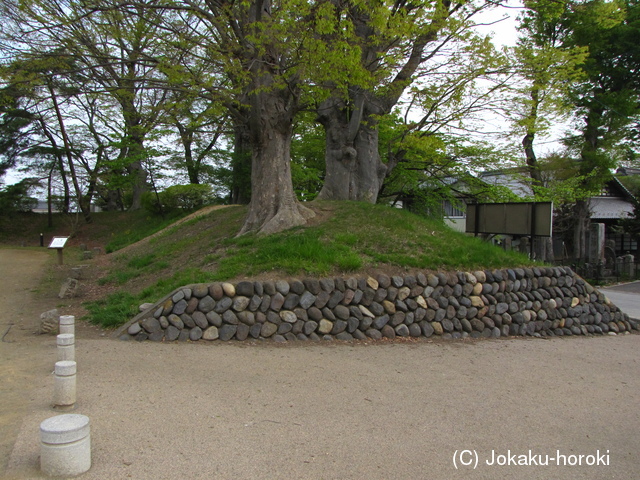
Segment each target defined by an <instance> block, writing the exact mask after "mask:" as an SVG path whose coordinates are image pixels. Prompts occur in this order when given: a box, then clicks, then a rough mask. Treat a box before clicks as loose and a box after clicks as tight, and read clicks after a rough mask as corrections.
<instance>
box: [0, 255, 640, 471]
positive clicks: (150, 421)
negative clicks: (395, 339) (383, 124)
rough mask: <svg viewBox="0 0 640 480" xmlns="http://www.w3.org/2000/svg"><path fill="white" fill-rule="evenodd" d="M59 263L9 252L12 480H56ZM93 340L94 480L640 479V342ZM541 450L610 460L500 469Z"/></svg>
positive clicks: (5, 409)
mask: <svg viewBox="0 0 640 480" xmlns="http://www.w3.org/2000/svg"><path fill="white" fill-rule="evenodd" d="M45 261H46V255H45V256H42V255H34V254H33V252H32V251H31V252H29V253H28V254H25V256H19V255H17V254H15V253H14V252H13V251H8V250H4V251H3V250H1V249H0V271H2V278H3V295H2V296H1V297H0V301H1V302H2V303H0V306H1V307H2V311H3V312H4V311H5V307H6V311H7V312H9V313H8V314H4V313H3V317H2V325H3V330H4V329H5V328H6V326H8V325H9V323H14V325H13V326H12V328H11V330H10V331H9V333H8V335H7V336H6V337H5V340H6V341H7V342H9V343H7V342H3V343H1V344H0V348H1V350H0V352H1V360H2V364H1V365H2V367H1V369H0V381H1V382H2V384H1V390H0V392H1V393H0V402H1V403H0V405H1V412H2V416H1V417H0V442H1V448H2V455H3V456H2V459H3V462H4V461H5V460H6V458H7V456H9V461H8V466H7V469H6V471H5V472H4V475H2V472H1V471H0V477H1V478H3V479H19V480H24V479H41V478H44V477H43V476H42V475H41V473H40V472H39V470H38V462H39V457H38V455H39V436H38V426H39V424H40V422H41V421H42V420H44V419H45V418H48V417H50V416H52V415H55V414H56V412H54V411H53V410H52V409H51V406H50V403H51V395H52V384H53V383H52V379H51V370H52V366H53V364H54V361H55V339H54V338H53V337H50V336H46V337H45V336H34V335H32V334H31V330H32V327H33V326H34V325H35V319H37V316H38V315H39V313H40V312H41V311H43V310H46V309H47V308H51V305H49V306H45V303H47V302H44V300H47V299H43V298H40V297H34V295H33V292H31V291H30V288H31V287H32V286H33V285H34V284H35V283H33V282H35V280H36V278H37V275H38V272H40V271H41V270H40V269H41V266H42V262H45ZM29 271H30V273H29ZM5 284H6V286H5ZM48 301H54V303H53V306H56V303H55V298H53V299H48ZM39 302H43V303H39ZM16 303H17V306H15V304H16ZM82 328H84V327H82ZM76 344H77V346H76V358H77V361H78V405H77V409H76V411H75V412H76V413H81V414H84V415H87V416H89V418H90V420H91V442H92V463H93V464H92V467H91V470H90V471H89V472H87V473H86V474H84V475H83V476H82V478H83V479H84V480H93V479H96V480H105V479H113V480H121V479H127V478H133V479H136V480H147V479H149V480H158V479H167V480H175V479H183V478H184V479H197V478H201V479H214V478H215V479H234V480H236V479H251V480H259V479H265V480H272V479H274V478H282V479H323V480H324V479H354V480H356V479H357V480H360V479H362V478H367V479H374V480H376V479H380V480H382V479H390V478H393V479H407V480H414V479H423V478H429V479H435V480H438V479H447V480H449V479H454V480H455V479H463V478H465V479H473V480H482V479H485V480H497V479H513V478H522V479H540V480H542V479H549V478H554V479H558V480H569V479H576V478H588V479H590V480H593V479H603V480H604V479H607V480H608V479H611V478H625V479H631V478H637V477H638V472H639V471H640V461H639V460H638V455H637V445H638V444H639V443H640V411H639V410H638V398H640V377H639V376H638V368H639V367H640V355H639V353H638V352H640V335H625V336H622V335H621V336H615V337H609V336H606V337H602V336H601V337H586V338H577V337H573V338H555V339H552V340H536V339H500V340H485V341H475V342H474V341H464V342H463V341H460V342H437V341H421V342H416V343H412V344H402V343H384V342H381V343H379V344H376V345H366V344H349V343H346V344H344V343H339V342H332V343H330V342H326V343H322V344H313V345H312V344H308V343H306V344H297V345H283V346H281V345H277V344H274V343H270V342H264V343H256V344H250V343H245V344H240V343H237V342H229V343H220V342H213V343H202V342H199V343H197V344H191V343H180V344H178V343H169V344H156V343H150V342H147V343H138V342H121V341H116V340H113V339H110V338H108V337H102V336H101V335H100V334H99V333H96V332H93V331H91V330H84V331H83V330H81V334H80V335H79V337H78V338H77V339H76ZM12 447H13V448H12ZM462 450H465V451H468V452H469V453H468V455H467V456H463V457H462V458H458V460H463V461H468V460H469V459H473V458H474V457H472V456H469V455H474V454H475V455H478V459H479V466H478V467H477V469H473V467H472V466H469V467H466V468H462V467H463V466H462V465H461V464H460V462H458V466H459V467H460V469H456V468H455V465H454V463H453V460H454V453H455V452H456V451H459V452H460V451H462ZM529 451H531V453H533V454H535V455H549V456H552V457H554V458H555V456H556V455H557V453H559V454H561V455H565V456H567V457H568V459H569V462H571V461H573V459H575V460H576V461H577V459H578V456H579V455H583V458H584V459H585V460H584V462H585V463H586V461H587V460H589V458H591V460H594V459H595V458H596V457H595V456H596V455H598V452H599V454H600V455H601V457H600V458H601V459H602V461H606V462H607V463H606V464H602V463H601V464H599V465H585V463H583V464H582V466H570V465H560V466H558V465H557V464H556V462H554V461H552V462H550V463H549V462H547V463H548V465H547V466H540V465H538V466H522V465H521V466H518V465H513V464H511V465H508V466H495V465H494V466H490V465H487V462H488V461H491V458H492V454H494V453H495V454H496V455H505V457H503V460H506V459H508V458H509V457H508V456H506V455H509V454H513V455H520V454H523V455H525V456H527V454H528V453H529ZM509 452H510V453H509ZM571 456H575V457H571ZM589 456H591V457H589ZM518 458H519V457H518ZM536 458H537V457H536Z"/></svg>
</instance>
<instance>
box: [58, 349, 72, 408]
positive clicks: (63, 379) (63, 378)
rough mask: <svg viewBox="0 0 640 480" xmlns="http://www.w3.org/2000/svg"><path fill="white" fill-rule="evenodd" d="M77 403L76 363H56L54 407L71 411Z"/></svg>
mask: <svg viewBox="0 0 640 480" xmlns="http://www.w3.org/2000/svg"><path fill="white" fill-rule="evenodd" d="M75 403H76V362H73V361H68V360H67V361H62V362H56V367H55V388H54V395H53V406H54V407H55V408H64V409H71V408H73V407H74V406H75Z"/></svg>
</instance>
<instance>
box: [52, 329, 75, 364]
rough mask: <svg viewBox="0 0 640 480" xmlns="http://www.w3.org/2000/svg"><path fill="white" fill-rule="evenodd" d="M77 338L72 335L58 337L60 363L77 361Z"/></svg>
mask: <svg viewBox="0 0 640 480" xmlns="http://www.w3.org/2000/svg"><path fill="white" fill-rule="evenodd" d="M75 339H76V336H75V335H73V334H71V333H61V334H60V335H58V336H57V337H56V343H57V345H58V361H59V362H63V361H71V362H74V361H75V360H76V340H75Z"/></svg>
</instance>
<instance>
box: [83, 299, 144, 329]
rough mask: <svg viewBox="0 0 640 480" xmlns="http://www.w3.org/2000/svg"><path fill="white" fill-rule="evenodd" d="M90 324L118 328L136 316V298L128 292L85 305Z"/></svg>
mask: <svg viewBox="0 0 640 480" xmlns="http://www.w3.org/2000/svg"><path fill="white" fill-rule="evenodd" d="M85 307H86V309H87V310H88V311H89V315H88V319H89V321H90V322H91V323H94V324H96V325H101V326H103V327H105V328H110V327H118V326H120V325H122V324H123V323H125V322H126V321H127V320H128V319H130V318H133V317H134V315H135V314H136V297H135V296H134V295H132V294H130V293H128V292H117V293H114V294H111V295H109V296H108V297H107V298H105V299H103V300H99V301H96V302H87V303H85Z"/></svg>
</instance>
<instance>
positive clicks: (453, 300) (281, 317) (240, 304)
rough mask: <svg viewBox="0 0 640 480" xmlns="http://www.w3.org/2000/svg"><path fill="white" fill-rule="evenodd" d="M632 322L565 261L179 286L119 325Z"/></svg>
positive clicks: (599, 330)
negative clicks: (529, 265)
mask: <svg viewBox="0 0 640 480" xmlns="http://www.w3.org/2000/svg"><path fill="white" fill-rule="evenodd" d="M632 329H633V330H637V329H638V322H637V321H636V320H634V319H629V317H628V316H627V315H626V314H623V313H622V312H621V311H620V310H619V309H618V308H617V307H616V306H615V305H613V304H611V303H610V302H609V301H608V300H607V299H606V298H605V297H604V295H603V294H602V293H600V292H598V291H597V290H596V289H594V288H593V287H592V286H591V285H589V284H588V283H586V282H585V281H584V280H583V279H582V278H580V277H579V276H577V275H575V274H574V273H573V272H572V271H571V269H570V268H567V267H555V268H514V269H505V270H493V271H477V272H473V273H470V272H450V273H435V274H422V273H418V274H417V275H404V276H391V277H390V276H387V275H378V276H377V277H376V278H372V277H368V278H355V277H350V278H324V279H314V278H308V279H304V280H289V281H285V280H279V281H275V282H273V281H265V282H250V281H242V282H238V283H237V284H231V283H214V284H211V285H205V284H199V285H190V286H187V287H182V288H179V289H178V290H176V291H175V292H173V293H172V294H170V295H168V296H167V297H165V298H164V299H162V300H161V301H160V302H158V303H156V304H154V305H153V306H150V305H148V306H147V309H146V310H145V311H144V312H142V313H141V314H139V315H138V316H137V317H136V318H134V319H133V320H132V321H131V322H129V323H128V324H126V325H125V326H123V327H122V328H120V329H119V330H118V331H117V332H116V336H118V337H119V338H121V339H124V340H129V339H135V340H139V341H143V340H147V339H148V340H152V341H186V340H191V341H197V340H204V341H214V340H218V341H228V340H246V339H272V340H275V341H278V342H284V341H295V340H298V341H300V340H316V341H317V340H331V339H337V340H353V339H356V340H365V339H373V340H378V339H381V338H395V337H434V336H435V337H441V338H465V337H473V338H479V337H501V336H511V335H531V336H542V337H545V336H558V335H587V334H607V333H608V332H614V333H619V332H625V331H630V330H632Z"/></svg>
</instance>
